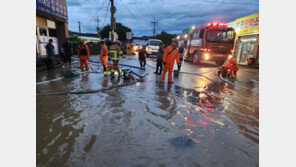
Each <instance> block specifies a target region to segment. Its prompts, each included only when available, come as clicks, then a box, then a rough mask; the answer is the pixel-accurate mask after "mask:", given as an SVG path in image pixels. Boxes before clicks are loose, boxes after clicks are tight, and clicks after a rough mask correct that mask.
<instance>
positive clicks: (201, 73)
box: [147, 63, 249, 90]
mask: <svg viewBox="0 0 296 167" xmlns="http://www.w3.org/2000/svg"><path fill="white" fill-rule="evenodd" d="M147 65H148V66H149V67H151V68H153V69H156V68H155V67H153V66H151V65H150V64H149V63H147ZM219 68H220V67H218V68H214V69H212V70H209V71H205V72H200V73H196V72H195V73H193V72H183V71H180V72H179V73H181V74H189V75H201V76H203V77H205V76H204V75H203V74H206V73H210V72H213V71H216V70H218V69H219ZM220 78H221V79H222V81H224V82H226V83H229V84H232V85H234V86H238V87H241V88H244V89H247V90H249V88H247V87H245V86H242V85H239V84H236V83H233V82H230V81H228V80H226V79H224V78H223V77H222V74H220Z"/></svg>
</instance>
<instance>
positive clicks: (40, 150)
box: [36, 56, 259, 167]
mask: <svg viewBox="0 0 296 167" xmlns="http://www.w3.org/2000/svg"><path fill="white" fill-rule="evenodd" d="M91 59H93V60H96V59H98V57H96V56H91ZM135 59H136V57H135V56H127V59H121V63H125V64H130V65H137V66H139V63H138V62H137V60H135ZM147 63H148V64H149V65H151V66H153V67H154V66H155V64H156V63H155V62H153V61H152V60H151V59H148V60H147ZM73 66H74V68H72V71H76V70H77V71H79V69H78V67H79V64H77V63H76V64H74V65H73ZM91 68H92V69H93V70H98V69H99V68H101V66H97V65H95V64H92V65H91ZM123 68H124V67H122V69H123ZM146 68H147V70H148V73H149V74H148V75H147V76H146V77H145V78H144V80H143V81H141V82H137V83H136V84H133V85H129V86H125V87H120V88H114V89H110V90H105V91H103V92H99V93H93V94H79V95H73V94H70V95H56V96H37V101H36V103H37V113H36V118H37V127H36V130H37V150H36V151H37V166H55V167H56V166H75V167H76V166H77V167H81V166H86V167H92V166H100V167H103V166H108V167H109V166H111V167H112V166H121V167H122V166H123V167H125V166H168V167H171V166H211V167H216V166H217V167H220V166H221V167H223V166H225V167H232V166H233V167H239V166H248V167H249V166H259V71H258V69H249V68H244V67H241V68H240V69H239V72H238V76H237V79H236V80H235V84H236V85H232V84H229V83H226V82H224V81H223V80H221V79H220V77H219V76H217V74H216V72H210V73H206V74H204V75H202V76H198V75H188V74H179V77H174V78H173V79H174V82H175V83H174V84H169V85H168V84H167V83H166V84H160V76H158V75H155V74H153V72H154V68H152V67H150V66H147V65H146ZM175 68H176V67H175ZM213 68H216V66H215V65H211V64H202V65H193V64H191V63H188V62H185V63H184V64H183V66H182V69H181V71H187V72H205V71H209V70H212V69H213ZM133 70H134V71H136V72H139V73H142V71H140V70H135V69H133ZM70 71H71V70H70V69H62V68H60V69H55V70H52V71H43V72H39V73H37V76H36V80H37V82H40V81H45V80H51V79H55V78H59V77H63V76H64V74H67V73H69V72H70ZM126 82H129V81H123V80H121V79H119V80H118V79H117V78H115V79H110V78H109V76H104V75H103V74H102V73H83V74H81V75H80V76H77V77H74V78H68V79H60V80H57V81H52V82H49V83H44V84H40V85H37V86H36V93H37V94H42V93H51V92H67V91H81V90H86V89H87V90H94V89H100V88H104V87H109V86H112V85H119V84H122V83H126Z"/></svg>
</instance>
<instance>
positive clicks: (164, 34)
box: [143, 31, 177, 47]
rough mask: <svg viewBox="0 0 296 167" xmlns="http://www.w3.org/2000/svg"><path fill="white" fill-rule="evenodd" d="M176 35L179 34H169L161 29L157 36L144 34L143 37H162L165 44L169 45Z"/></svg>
mask: <svg viewBox="0 0 296 167" xmlns="http://www.w3.org/2000/svg"><path fill="white" fill-rule="evenodd" d="M176 36H177V35H176V34H169V33H167V32H166V31H161V33H160V34H157V35H156V36H155V37H152V36H143V37H146V38H153V39H160V40H161V41H162V43H163V44H164V46H165V47H167V46H169V45H170V44H172V39H173V38H175V37H176Z"/></svg>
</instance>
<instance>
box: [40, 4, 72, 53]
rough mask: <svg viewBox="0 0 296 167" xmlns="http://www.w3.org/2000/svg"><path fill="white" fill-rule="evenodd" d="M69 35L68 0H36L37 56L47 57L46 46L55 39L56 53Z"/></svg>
mask: <svg viewBox="0 0 296 167" xmlns="http://www.w3.org/2000/svg"><path fill="white" fill-rule="evenodd" d="M67 37H69V32H68V12H67V4H66V0H36V54H37V55H36V56H37V57H38V58H45V57H46V49H45V46H46V44H47V43H48V40H49V39H52V40H53V45H54V47H55V54H56V55H57V54H58V53H59V52H58V51H59V49H60V48H62V46H63V43H64V41H65V40H66V38H67Z"/></svg>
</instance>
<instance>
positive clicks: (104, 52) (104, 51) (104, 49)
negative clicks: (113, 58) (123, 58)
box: [100, 41, 108, 71]
mask: <svg viewBox="0 0 296 167" xmlns="http://www.w3.org/2000/svg"><path fill="white" fill-rule="evenodd" d="M107 55H108V48H107V46H106V44H105V42H104V41H101V53H100V61H102V65H103V67H104V71H107V66H108V64H107V63H108V56H107Z"/></svg>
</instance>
